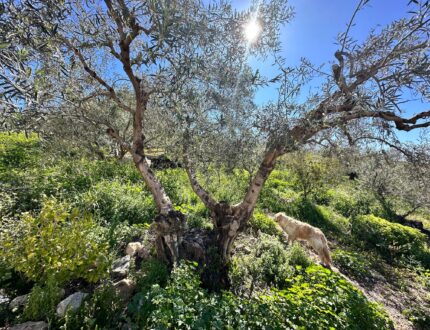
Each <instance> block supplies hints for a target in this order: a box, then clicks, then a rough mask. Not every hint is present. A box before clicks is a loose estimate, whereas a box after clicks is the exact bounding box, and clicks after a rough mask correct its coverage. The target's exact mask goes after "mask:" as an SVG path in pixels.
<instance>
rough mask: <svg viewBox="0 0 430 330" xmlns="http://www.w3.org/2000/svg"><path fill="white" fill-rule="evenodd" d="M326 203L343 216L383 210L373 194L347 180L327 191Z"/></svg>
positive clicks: (374, 212) (377, 212)
mask: <svg viewBox="0 0 430 330" xmlns="http://www.w3.org/2000/svg"><path fill="white" fill-rule="evenodd" d="M327 200H328V204H329V205H330V207H331V208H333V209H334V210H335V211H336V212H338V213H340V214H341V215H343V216H344V217H354V216H358V215H365V214H376V215H379V214H381V213H382V212H383V209H382V207H381V205H380V203H379V202H378V201H377V200H376V199H375V197H374V196H373V194H371V193H369V192H368V191H364V190H362V189H359V187H356V186H355V185H354V183H351V182H348V184H343V185H342V186H339V187H337V188H336V189H330V190H329V191H328V192H327Z"/></svg>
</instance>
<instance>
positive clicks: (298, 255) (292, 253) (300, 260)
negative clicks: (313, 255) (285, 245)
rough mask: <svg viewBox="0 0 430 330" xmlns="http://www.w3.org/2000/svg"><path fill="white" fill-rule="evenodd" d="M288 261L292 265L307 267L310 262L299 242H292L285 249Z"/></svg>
mask: <svg viewBox="0 0 430 330" xmlns="http://www.w3.org/2000/svg"><path fill="white" fill-rule="evenodd" d="M287 257H288V263H289V264H290V265H292V266H300V267H303V268H306V267H309V266H310V265H311V264H312V262H311V259H310V258H309V255H308V254H307V253H306V251H305V250H304V249H303V247H302V246H301V245H300V243H299V242H294V244H293V245H291V246H290V248H289V249H288V250H287Z"/></svg>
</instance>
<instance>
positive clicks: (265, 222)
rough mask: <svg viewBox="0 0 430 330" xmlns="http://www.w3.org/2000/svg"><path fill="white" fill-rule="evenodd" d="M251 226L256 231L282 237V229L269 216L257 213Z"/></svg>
mask: <svg viewBox="0 0 430 330" xmlns="http://www.w3.org/2000/svg"><path fill="white" fill-rule="evenodd" d="M249 226H250V227H251V228H252V229H253V230H254V231H255V232H257V231H261V232H262V233H265V234H268V235H280V234H282V231H281V229H279V227H278V226H277V225H276V222H275V221H274V220H273V219H272V218H271V217H269V216H268V215H266V214H264V213H261V212H258V211H255V212H254V214H253V215H252V218H251V219H250V220H249Z"/></svg>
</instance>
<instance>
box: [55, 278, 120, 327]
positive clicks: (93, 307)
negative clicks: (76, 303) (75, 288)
mask: <svg viewBox="0 0 430 330" xmlns="http://www.w3.org/2000/svg"><path fill="white" fill-rule="evenodd" d="M124 307H125V306H124V303H123V301H122V300H121V298H119V297H118V295H117V293H116V291H115V288H114V287H113V286H112V285H110V284H103V285H101V286H100V287H98V288H97V289H96V290H95V291H94V293H93V294H92V295H91V297H90V298H89V299H86V300H85V301H84V303H83V304H82V306H81V307H80V308H79V310H77V311H76V312H73V311H69V312H67V313H66V316H65V318H64V324H62V326H61V327H60V328H61V329H67V330H80V329H112V330H113V329H119V328H121V321H122V311H123V309H124Z"/></svg>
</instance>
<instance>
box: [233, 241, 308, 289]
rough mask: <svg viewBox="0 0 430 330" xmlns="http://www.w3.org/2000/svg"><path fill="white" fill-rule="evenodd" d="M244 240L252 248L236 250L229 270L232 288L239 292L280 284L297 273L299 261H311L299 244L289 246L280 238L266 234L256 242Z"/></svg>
mask: <svg viewBox="0 0 430 330" xmlns="http://www.w3.org/2000/svg"><path fill="white" fill-rule="evenodd" d="M245 244H246V245H247V246H249V247H250V250H248V251H245V252H238V253H236V255H235V256H234V257H233V258H232V261H231V267H230V273H229V276H230V281H231V285H232V290H233V291H234V292H235V293H237V294H245V293H246V294H249V295H251V294H252V293H253V292H254V291H255V290H256V289H259V288H260V289H261V288H264V287H268V286H271V285H276V286H280V285H282V284H283V283H284V280H285V279H286V278H287V277H289V276H291V275H292V274H293V273H294V267H293V266H294V265H296V264H295V263H296V262H297V263H298V264H300V265H301V266H308V265H309V264H310V261H309V258H308V257H307V255H306V253H305V252H304V251H303V249H302V247H301V246H300V245H299V244H297V245H294V246H293V247H292V248H290V249H288V250H287V249H285V247H284V245H282V244H281V243H280V242H279V241H278V240H277V239H274V238H273V237H272V236H268V235H265V234H261V235H260V237H259V238H258V241H256V242H253V241H251V242H247V243H245Z"/></svg>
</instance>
